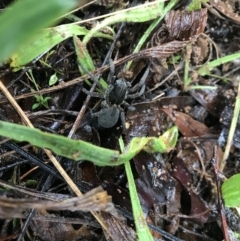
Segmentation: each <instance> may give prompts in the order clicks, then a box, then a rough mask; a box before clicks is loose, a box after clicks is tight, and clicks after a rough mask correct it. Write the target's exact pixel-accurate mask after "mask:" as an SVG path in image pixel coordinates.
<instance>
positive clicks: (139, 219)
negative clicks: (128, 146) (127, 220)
mask: <svg viewBox="0 0 240 241" xmlns="http://www.w3.org/2000/svg"><path fill="white" fill-rule="evenodd" d="M119 145H120V149H121V151H122V152H123V151H124V150H125V148H124V143H123V139H122V138H120V139H119ZM124 165H125V171H126V175H127V179H128V186H129V192H130V197H131V203H132V210H133V217H134V221H135V225H136V230H137V235H138V238H139V241H145V240H149V241H151V240H152V241H153V237H152V235H151V233H150V231H149V228H148V226H147V223H146V221H145V218H144V215H143V212H142V208H141V204H140V201H139V198H138V194H137V189H136V186H135V182H134V178H133V174H132V170H131V166H130V163H129V161H128V162H126V163H125V164H124Z"/></svg>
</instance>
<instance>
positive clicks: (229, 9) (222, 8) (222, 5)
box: [209, 0, 240, 24]
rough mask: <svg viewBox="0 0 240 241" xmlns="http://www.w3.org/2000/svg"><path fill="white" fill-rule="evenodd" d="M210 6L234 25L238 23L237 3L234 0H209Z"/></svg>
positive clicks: (239, 21)
mask: <svg viewBox="0 0 240 241" xmlns="http://www.w3.org/2000/svg"><path fill="white" fill-rule="evenodd" d="M209 2H210V5H211V6H212V7H214V8H216V9H217V10H218V11H219V12H221V13H222V14H223V15H225V16H227V17H228V18H229V19H230V20H232V21H233V22H235V23H238V24H239V23H240V11H239V2H238V1H234V0H228V1H223V0H210V1H209Z"/></svg>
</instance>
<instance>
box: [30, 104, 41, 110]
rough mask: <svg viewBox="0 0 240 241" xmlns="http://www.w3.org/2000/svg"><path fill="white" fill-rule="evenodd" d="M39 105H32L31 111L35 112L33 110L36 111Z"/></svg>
mask: <svg viewBox="0 0 240 241" xmlns="http://www.w3.org/2000/svg"><path fill="white" fill-rule="evenodd" d="M39 105H40V104H39V103H35V104H33V106H32V110H35V109H37V108H38V107H39Z"/></svg>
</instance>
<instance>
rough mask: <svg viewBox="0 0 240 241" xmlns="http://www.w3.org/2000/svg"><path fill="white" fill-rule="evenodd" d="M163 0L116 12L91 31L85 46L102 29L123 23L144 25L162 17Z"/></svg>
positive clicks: (84, 41)
mask: <svg viewBox="0 0 240 241" xmlns="http://www.w3.org/2000/svg"><path fill="white" fill-rule="evenodd" d="M162 2H163V1H162V0H157V1H155V2H151V3H148V4H143V5H141V6H137V7H135V8H130V9H127V10H124V11H119V12H116V14H115V15H114V16H111V17H109V18H106V19H104V20H103V21H102V22H101V23H99V24H97V25H96V27H94V28H93V29H91V30H90V31H89V33H88V34H87V35H86V36H85V37H84V39H83V44H85V45H86V44H87V43H88V41H89V40H90V39H91V38H92V37H93V36H94V33H95V32H97V31H99V30H100V29H102V28H104V27H107V26H110V25H113V24H115V23H121V22H133V23H142V22H146V21H149V20H152V19H155V18H157V17H159V16H161V14H162V13H161V10H162Z"/></svg>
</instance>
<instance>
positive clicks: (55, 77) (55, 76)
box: [48, 73, 58, 86]
mask: <svg viewBox="0 0 240 241" xmlns="http://www.w3.org/2000/svg"><path fill="white" fill-rule="evenodd" d="M57 81H58V77H57V74H56V73H55V74H53V75H52V76H51V77H50V79H49V83H48V84H49V86H52V85H54V84H56V83H57Z"/></svg>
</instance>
